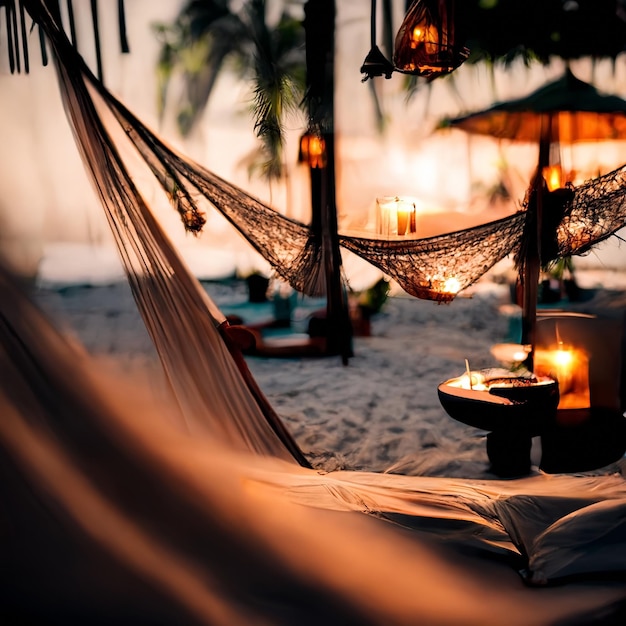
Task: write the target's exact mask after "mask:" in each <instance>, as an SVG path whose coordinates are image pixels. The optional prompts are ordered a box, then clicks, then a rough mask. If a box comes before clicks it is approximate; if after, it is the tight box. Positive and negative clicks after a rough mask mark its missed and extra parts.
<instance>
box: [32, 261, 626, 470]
mask: <svg viewBox="0 0 626 626" xmlns="http://www.w3.org/2000/svg"><path fill="white" fill-rule="evenodd" d="M579 274H580V277H579V282H580V284H581V285H583V286H586V287H588V288H595V291H594V294H595V295H594V297H593V298H592V299H590V300H589V301H586V302H583V303H578V304H571V305H569V307H568V308H569V309H572V310H578V311H586V312H591V313H594V314H598V315H603V316H610V317H615V316H621V315H623V311H624V307H625V306H626V296H625V293H626V292H624V291H623V289H622V287H623V284H622V283H623V276H622V274H620V273H613V272H606V271H605V272H597V271H596V272H587V273H584V272H583V273H579ZM601 284H607V285H609V286H611V287H612V288H610V289H607V288H598V286H599V285H601ZM203 285H204V287H205V289H206V290H207V292H208V293H209V295H210V296H211V297H212V298H213V299H214V301H215V302H216V303H217V305H218V307H221V308H222V310H223V311H225V312H230V311H233V310H236V308H234V307H236V306H237V305H238V304H241V303H245V302H246V300H247V290H246V285H245V283H244V282H243V281H237V280H222V281H213V282H204V283H203ZM36 293H37V299H38V301H39V302H40V303H41V304H42V305H43V306H44V308H45V309H46V310H48V311H49V312H51V313H52V314H53V315H54V317H55V318H56V319H57V320H58V322H59V323H61V324H63V325H64V326H65V327H66V328H67V330H68V331H69V332H72V333H75V334H76V335H77V338H78V340H79V341H80V342H81V343H83V344H84V346H85V347H86V349H87V350H88V351H89V352H90V353H92V354H93V355H96V356H98V357H102V358H106V359H111V358H113V359H114V360H115V361H116V363H117V364H118V365H120V366H121V367H123V368H129V369H137V368H143V369H145V368H148V369H149V371H150V372H151V374H150V378H149V380H150V384H151V385H152V387H153V390H154V392H155V393H163V386H162V385H161V384H160V381H161V378H160V377H161V373H160V367H159V363H158V358H157V356H156V353H155V351H154V349H153V347H152V343H151V341H150V338H149V336H148V334H147V332H146V330H145V327H144V326H143V322H142V320H141V318H140V316H139V313H138V312H137V309H136V306H135V303H134V301H133V298H132V295H131V292H130V289H129V287H128V285H127V284H126V283H125V282H113V283H112V284H105V285H100V286H88V285H83V286H81V285H74V286H64V287H62V288H60V287H52V286H50V285H48V286H40V287H39V288H38V289H37V291H36ZM393 293H394V294H395V295H394V296H393V297H390V298H389V299H388V301H387V302H386V304H385V306H384V308H383V310H382V312H381V313H380V314H378V315H376V316H374V318H373V320H372V334H371V336H369V337H355V338H354V357H353V358H351V359H350V360H349V364H348V365H347V366H344V365H342V363H341V360H340V358H339V357H323V358H289V359H282V358H263V357H256V356H249V357H247V362H248V366H249V368H250V370H251V371H252V373H253V375H254V377H255V378H256V380H257V381H258V383H259V385H260V387H261V389H262V390H263V392H264V393H265V394H266V396H267V397H268V399H269V401H270V403H271V404H272V405H273V406H274V408H275V409H276V411H277V412H278V414H279V415H280V416H281V418H282V419H283V420H284V422H285V424H286V426H287V428H288V429H289V431H290V432H291V433H292V434H293V436H294V437H295V439H296V441H297V442H298V444H299V445H300V447H301V448H302V450H303V451H304V453H305V454H306V455H307V457H308V458H309V459H310V460H311V462H312V464H313V465H314V466H315V467H319V468H322V469H324V470H333V469H356V470H366V471H375V472H393V473H401V474H408V475H426V476H448V477H466V478H493V475H492V474H491V473H490V468H489V462H488V459H487V455H486V450H485V436H486V433H485V432H484V431H480V430H478V429H475V428H472V427H470V426H466V425H464V424H462V423H460V422H457V421H456V420H454V419H452V418H450V417H449V416H448V415H447V414H446V413H445V411H444V410H443V408H442V406H441V404H440V402H439V399H438V395H437V386H438V384H439V383H441V382H443V381H445V380H447V379H449V378H452V377H456V376H459V375H461V374H462V373H463V372H464V370H465V359H467V360H468V361H469V363H470V365H471V368H472V369H481V368H484V367H496V366H498V365H499V364H498V363H497V362H496V361H495V360H494V357H493V356H492V355H491V353H490V348H491V347H492V346H493V345H494V344H495V343H499V342H506V341H510V340H511V339H512V337H511V334H512V333H514V332H515V316H513V317H511V313H510V309H511V305H510V295H509V294H510V292H509V287H508V285H506V284H498V283H497V282H495V281H494V277H493V276H492V275H489V276H488V277H487V278H486V279H484V280H483V281H480V282H479V283H478V284H477V285H476V286H475V287H474V288H472V289H470V290H469V291H468V295H462V296H459V297H457V298H456V299H455V300H454V301H453V302H452V303H450V304H436V303H433V302H429V301H423V300H418V299H416V298H412V297H408V296H406V295H402V293H401V292H398V291H397V290H395V291H394V292H393ZM306 313H307V311H299V310H298V309H296V312H295V315H296V316H297V315H298V314H299V315H300V316H302V315H305V314H306ZM244 321H245V320H244ZM300 326H301V327H303V326H302V324H300ZM296 330H301V328H296ZM538 454H540V451H539V450H538V449H537V441H536V440H535V442H534V444H533V458H534V460H535V461H536V462H538V456H537V455H538ZM612 469H614V468H612V467H611V468H607V471H611V470H612Z"/></svg>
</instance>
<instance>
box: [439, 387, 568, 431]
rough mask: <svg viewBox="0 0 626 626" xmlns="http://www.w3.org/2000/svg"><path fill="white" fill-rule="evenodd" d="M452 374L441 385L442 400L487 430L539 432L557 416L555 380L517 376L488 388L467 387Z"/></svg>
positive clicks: (448, 408)
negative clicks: (457, 384)
mask: <svg viewBox="0 0 626 626" xmlns="http://www.w3.org/2000/svg"><path fill="white" fill-rule="evenodd" d="M458 381H459V379H458V378H452V379H450V380H447V381H445V382H443V383H441V384H440V385H439V386H438V387H437V393H438V395H439V401H440V402H441V405H442V406H443V408H444V410H445V411H446V413H447V414H448V415H449V416H450V417H452V418H453V419H455V420H457V421H459V422H462V423H463V424H467V425H468V426H473V427H474V428H480V429H481V430H487V431H501V430H508V431H519V432H524V433H527V434H530V435H536V434H539V431H540V430H541V428H542V426H544V425H545V424H546V423H548V421H550V420H553V419H554V416H555V414H556V407H557V406H558V404H559V386H558V383H557V382H556V381H555V380H545V381H540V382H529V381H527V380H526V379H519V378H513V379H510V381H507V382H501V383H498V384H497V385H492V386H490V387H489V389H488V390H478V389H463V388H461V387H458V386H455V384H454V383H457V382H458Z"/></svg>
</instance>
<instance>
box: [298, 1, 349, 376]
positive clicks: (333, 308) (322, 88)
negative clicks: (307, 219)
mask: <svg viewBox="0 0 626 626" xmlns="http://www.w3.org/2000/svg"><path fill="white" fill-rule="evenodd" d="M304 26H305V31H306V65H307V95H306V101H307V106H308V111H309V118H310V122H311V123H312V124H313V125H314V126H315V127H317V128H318V129H319V130H320V131H321V133H322V136H323V138H324V141H325V144H326V166H325V167H324V168H322V170H321V172H320V175H312V176H311V187H312V190H311V200H312V207H311V211H312V220H311V225H312V228H313V230H314V234H315V236H316V237H318V238H319V241H320V244H321V249H322V258H323V263H324V272H325V277H326V297H327V304H326V320H327V324H326V326H327V336H326V340H327V350H328V352H329V353H331V354H340V355H341V358H342V361H343V363H344V365H347V363H348V359H349V358H350V357H351V356H352V354H353V353H352V325H351V323H350V316H349V312H348V303H347V297H346V294H345V291H344V288H343V283H342V280H341V254H340V251H339V235H338V232H337V229H338V224H337V205H336V188H335V128H334V88H335V85H334V64H335V54H334V52H335V1H334V0H308V2H307V3H306V5H305V22H304Z"/></svg>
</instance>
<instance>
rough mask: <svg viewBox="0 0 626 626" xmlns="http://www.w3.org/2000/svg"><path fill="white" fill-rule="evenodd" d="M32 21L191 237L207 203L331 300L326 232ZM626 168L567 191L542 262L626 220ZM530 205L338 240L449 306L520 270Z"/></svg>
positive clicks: (275, 264)
mask: <svg viewBox="0 0 626 626" xmlns="http://www.w3.org/2000/svg"><path fill="white" fill-rule="evenodd" d="M27 6H30V5H27ZM36 21H38V23H40V24H42V26H43V27H44V30H45V31H46V33H47V34H48V37H49V38H50V39H51V40H52V36H53V33H51V32H49V31H50V30H51V29H53V28H56V30H57V32H56V33H54V36H55V37H56V39H57V41H56V43H54V47H55V54H56V55H57V56H58V57H59V58H61V59H62V64H63V65H64V66H65V67H73V71H72V75H71V76H68V77H67V78H66V83H68V85H67V87H68V88H69V89H77V88H78V85H82V87H81V89H82V90H83V91H84V92H85V96H84V97H85V98H86V99H91V98H94V99H95V98H96V94H97V100H98V103H97V106H98V107H99V116H100V117H99V122H98V123H99V124H100V125H101V126H102V130H100V131H98V132H99V133H100V134H107V135H108V137H109V138H108V139H107V141H109V142H110V143H111V145H112V146H115V145H116V144H117V145H119V144H120V142H121V141H122V139H121V138H120V137H118V136H117V135H119V134H120V133H119V131H120V129H121V130H122V131H123V134H124V135H125V137H126V138H127V139H128V140H129V141H130V143H131V144H132V145H134V147H135V148H136V149H137V151H138V152H139V154H140V155H141V158H142V159H143V160H144V161H145V163H146V164H147V165H148V167H149V168H150V171H151V172H152V174H153V175H154V177H155V178H156V179H157V180H158V181H159V183H160V185H161V187H162V188H163V190H164V192H165V193H166V194H167V196H168V197H169V199H170V201H171V203H172V205H173V207H174V208H175V209H176V210H177V211H178V214H179V215H180V218H181V220H182V222H183V225H184V228H185V229H186V230H187V231H189V232H192V233H198V232H200V231H201V230H202V229H203V227H204V224H205V218H204V212H203V208H204V204H203V203H205V202H206V201H208V203H209V205H210V206H212V207H214V208H215V209H217V210H218V211H219V212H220V213H221V214H222V215H223V216H224V217H225V218H226V219H227V220H228V221H229V222H230V223H231V224H232V225H233V226H234V227H235V228H236V229H237V230H238V231H239V232H240V233H241V235H242V236H243V237H244V238H245V239H246V241H248V242H249V244H250V245H251V246H252V247H253V248H254V249H255V250H256V251H257V252H258V253H259V254H260V255H261V256H262V257H263V258H264V259H266V260H267V262H268V263H269V264H270V266H271V267H272V269H273V271H274V273H275V274H276V275H277V276H279V277H280V278H281V279H282V280H284V281H285V282H287V283H289V284H290V285H291V286H292V287H293V288H294V289H295V290H296V291H299V292H301V293H304V294H306V295H309V296H313V297H319V296H324V295H326V284H325V282H326V281H325V275H324V264H323V262H322V237H321V235H316V234H315V233H314V232H313V230H312V229H311V228H310V227H309V226H308V225H305V224H302V223H300V222H298V221H297V220H294V219H291V218H288V217H286V216H284V215H282V214H281V213H279V212H278V211H276V210H274V209H272V208H271V207H268V206H267V205H265V204H264V203H262V202H260V201H259V200H258V199H256V198H254V197H252V196H250V195H249V194H248V193H246V192H245V191H243V190H242V189H240V188H238V187H237V186H235V185H233V184H231V183H229V182H228V181H225V180H224V179H222V178H220V177H219V176H217V175H215V174H214V173H212V172H210V171H209V170H207V169H206V168H204V167H202V166H201V165H199V164H198V163H196V162H195V161H193V160H192V159H189V158H187V157H185V156H183V155H181V154H179V153H178V152H176V151H175V150H173V149H172V148H170V147H169V146H167V145H166V144H165V143H164V142H163V141H162V140H161V139H160V138H159V137H158V136H156V135H155V134H154V133H153V132H152V131H151V130H150V129H148V128H147V127H146V126H145V125H144V124H143V123H142V122H141V121H140V120H139V119H138V118H137V117H135V116H134V115H133V114H132V113H131V112H130V111H129V110H128V109H127V108H126V107H125V106H124V105H123V104H122V103H121V102H120V101H119V100H118V99H117V98H115V97H114V96H113V95H112V94H111V93H110V92H109V91H108V90H107V89H106V88H105V87H104V85H103V84H102V82H101V81H99V80H98V79H97V78H96V77H95V76H94V75H93V74H92V72H91V71H90V70H89V69H88V68H87V66H86V65H85V64H84V62H83V61H82V58H81V57H80V56H79V55H78V54H77V53H76V51H75V49H74V48H73V47H72V46H71V45H70V44H69V42H68V41H67V40H66V38H65V36H64V32H63V29H62V27H60V26H59V27H58V28H57V27H55V25H54V23H52V24H49V25H48V26H46V25H45V24H43V23H42V22H41V20H36ZM72 85H73V86H72ZM87 85H88V86H89V88H90V91H89V90H88V89H87ZM90 106H94V107H95V106H96V103H94V104H93V105H90ZM115 122H117V124H115ZM624 169H626V166H624V168H619V169H617V170H615V171H614V172H611V173H609V174H606V175H604V176H601V177H599V178H596V179H594V180H591V181H588V182H587V183H585V184H584V185H582V186H581V187H577V188H571V198H570V199H569V200H568V203H567V206H566V207H565V210H563V209H562V207H559V208H558V209H557V210H555V215H556V216H557V218H558V219H556V218H554V217H553V218H552V221H550V220H546V221H547V223H548V228H547V233H548V236H552V233H554V232H557V233H558V235H557V237H558V248H557V249H556V250H553V251H551V252H550V253H549V254H546V255H544V256H546V261H549V260H552V259H553V258H559V257H562V256H569V255H572V254H582V253H584V252H587V251H589V249H590V248H591V247H592V246H593V245H595V244H596V243H598V242H599V241H602V240H603V239H606V238H607V237H609V236H610V235H612V234H613V233H614V232H615V231H616V230H619V229H620V228H622V227H623V226H624V225H625V224H626V208H625V204H624V196H625V190H626V187H625V186H624V185H623V184H622V182H623V176H624ZM528 207H529V203H528V202H526V204H525V206H524V209H526V210H523V211H520V212H518V213H516V214H514V215H511V216H509V217H506V218H504V219H501V220H497V221H494V222H490V223H487V224H483V225H479V226H476V227H473V228H469V229H465V230H461V231H457V232H452V233H446V234H443V235H439V236H435V237H429V238H424V239H418V238H412V239H409V238H406V239H402V240H386V239H377V238H363V237H353V236H349V235H346V234H342V235H340V238H339V243H340V245H341V246H342V247H343V248H345V249H347V250H350V251H351V252H353V253H355V254H357V255H358V256H360V257H362V258H363V259H365V260H366V261H368V262H369V263H371V264H373V265H374V266H376V267H378V268H379V269H380V270H381V271H382V272H384V273H385V274H387V275H388V276H390V277H392V278H393V279H394V280H395V281H396V282H397V283H398V284H399V285H400V287H401V288H402V289H403V290H404V291H406V292H407V293H408V294H410V295H412V296H415V297H418V298H424V299H429V300H435V301H450V300H452V299H453V298H454V297H455V296H456V294H457V293H459V292H460V291H462V290H463V289H465V288H467V287H468V286H470V285H472V284H473V283H474V282H476V281H477V280H478V279H479V278H480V277H481V276H483V275H484V274H485V273H486V272H487V271H488V270H490V269H491V268H492V267H493V266H494V265H495V264H496V263H497V262H498V261H500V260H502V259H503V258H505V257H506V256H508V255H509V254H515V253H517V260H518V265H520V264H521V258H522V257H521V255H520V254H519V252H518V251H519V250H520V249H523V246H524V239H525V237H524V231H525V228H526V230H527V229H528V228H529V227H531V224H532V223H533V221H532V211H528V210H527V209H528ZM559 220H560V221H559Z"/></svg>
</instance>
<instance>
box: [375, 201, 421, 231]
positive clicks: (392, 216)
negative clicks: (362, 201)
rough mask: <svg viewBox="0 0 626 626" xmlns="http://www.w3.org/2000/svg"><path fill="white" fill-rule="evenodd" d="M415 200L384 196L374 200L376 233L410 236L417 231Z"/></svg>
mask: <svg viewBox="0 0 626 626" xmlns="http://www.w3.org/2000/svg"><path fill="white" fill-rule="evenodd" d="M417 203H418V200H417V199H416V198H411V197H409V196H384V197H382V198H376V208H377V211H376V232H377V233H378V234H379V235H386V236H389V235H399V236H401V237H402V236H404V235H410V234H412V233H415V232H416V231H417V224H416V213H417Z"/></svg>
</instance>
